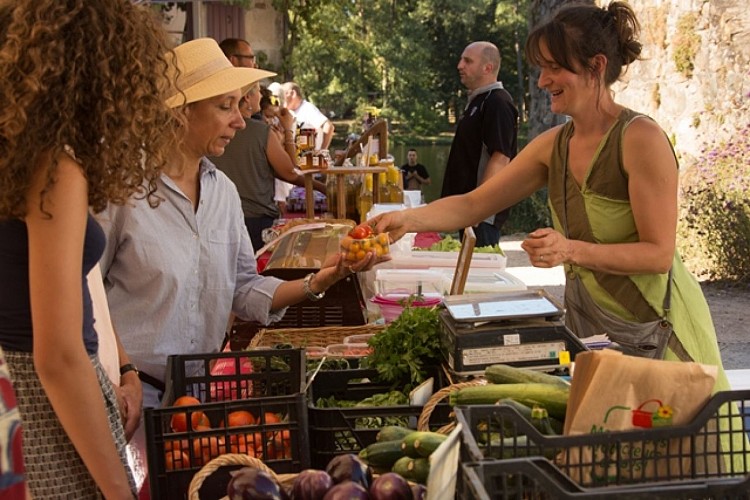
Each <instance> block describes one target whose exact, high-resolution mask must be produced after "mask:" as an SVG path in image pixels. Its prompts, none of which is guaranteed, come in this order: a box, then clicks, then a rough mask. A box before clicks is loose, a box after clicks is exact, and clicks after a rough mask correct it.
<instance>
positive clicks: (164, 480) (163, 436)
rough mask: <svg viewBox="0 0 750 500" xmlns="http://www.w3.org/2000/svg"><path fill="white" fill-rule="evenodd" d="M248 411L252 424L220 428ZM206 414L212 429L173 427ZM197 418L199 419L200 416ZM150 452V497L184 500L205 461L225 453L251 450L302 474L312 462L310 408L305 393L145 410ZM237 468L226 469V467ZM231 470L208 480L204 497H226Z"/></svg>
mask: <svg viewBox="0 0 750 500" xmlns="http://www.w3.org/2000/svg"><path fill="white" fill-rule="evenodd" d="M238 411H242V412H249V413H251V414H252V415H253V416H254V418H255V419H257V422H256V423H255V424H253V425H244V426H238V427H221V426H220V425H221V423H222V422H229V421H230V419H229V415H230V414H231V413H233V412H238ZM196 414H198V415H199V416H200V417H202V416H203V415H205V417H206V418H207V419H208V420H209V422H210V423H211V429H201V430H195V429H193V428H191V427H188V429H187V431H185V432H175V431H174V430H173V429H172V419H173V418H180V416H181V415H185V418H186V421H188V422H190V421H191V420H193V415H196ZM196 420H197V419H196ZM144 424H145V426H146V438H147V440H146V453H147V458H148V476H149V483H150V487H151V498H159V499H166V500H172V499H180V500H182V499H184V498H187V493H188V488H189V485H190V481H191V480H192V479H193V476H195V474H196V473H197V472H199V471H200V470H201V468H202V467H203V465H205V464H206V463H207V462H208V461H210V460H211V459H213V458H216V457H217V456H219V455H223V454H225V453H249V454H252V455H254V456H255V457H256V458H260V459H262V460H263V462H264V463H265V464H266V465H267V466H269V467H270V468H271V469H273V470H274V472H277V473H280V474H288V473H295V472H300V471H301V470H304V469H306V468H309V466H310V443H309V437H308V432H307V428H308V421H307V407H306V400H305V397H304V394H296V395H293V396H277V397H268V398H254V399H246V400H238V401H225V402H220V403H207V404H200V405H192V406H180V407H166V408H158V409H155V408H147V409H146V410H145V413H144ZM237 468H239V466H233V467H232V466H227V467H222V469H226V471H229V470H234V469H237ZM229 478H230V477H229V474H227V473H224V474H212V475H211V476H210V477H209V478H206V480H205V481H204V483H203V485H202V487H201V489H200V498H220V497H223V496H224V495H226V491H227V484H228V482H229Z"/></svg>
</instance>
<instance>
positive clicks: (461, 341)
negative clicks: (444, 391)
mask: <svg viewBox="0 0 750 500" xmlns="http://www.w3.org/2000/svg"><path fill="white" fill-rule="evenodd" d="M444 303H445V309H444V310H443V311H441V312H440V330H441V331H440V337H441V344H442V350H443V354H444V356H445V359H446V360H447V362H448V366H449V368H450V369H451V371H453V372H454V373H456V374H457V375H459V376H467V375H481V374H482V373H484V369H485V368H486V367H488V366H490V365H494V364H500V363H502V364H508V365H511V366H517V367H524V368H531V369H538V370H555V369H559V368H563V367H567V365H569V364H570V362H571V361H573V360H574V359H575V356H576V354H578V353H579V352H581V351H586V350H588V349H587V348H586V346H585V345H584V344H583V343H582V342H581V340H580V339H578V337H576V336H575V335H574V334H573V332H571V331H570V330H569V329H568V328H567V327H566V326H565V324H564V323H563V321H562V316H563V309H562V307H561V306H560V305H559V304H557V303H556V301H555V300H554V299H553V298H552V297H551V296H550V295H549V294H547V292H545V291H544V290H542V289H529V290H524V291H518V292H503V293H478V294H471V295H457V296H450V297H446V298H445V299H444Z"/></svg>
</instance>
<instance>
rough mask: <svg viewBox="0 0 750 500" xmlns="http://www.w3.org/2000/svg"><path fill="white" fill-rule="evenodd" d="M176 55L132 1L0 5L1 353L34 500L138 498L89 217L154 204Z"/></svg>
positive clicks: (44, 0)
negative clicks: (98, 294)
mask: <svg viewBox="0 0 750 500" xmlns="http://www.w3.org/2000/svg"><path fill="white" fill-rule="evenodd" d="M168 52H169V43H168V41H167V37H166V36H165V34H164V32H163V30H162V29H161V27H160V25H159V23H158V21H157V20H156V19H154V18H153V15H152V11H151V10H150V9H149V8H148V7H143V6H137V5H134V4H133V3H132V2H131V1H130V0H110V1H106V2H102V1H98V0H33V1H32V0H21V1H15V2H2V3H0V74H2V75H3V77H2V79H0V102H2V103H3V104H2V107H0V282H2V283H3V286H2V287H0V346H2V348H3V350H4V351H5V355H6V358H7V363H8V367H9V369H10V373H11V377H12V379H13V383H14V386H15V391H16V396H17V399H18V407H19V410H20V413H21V417H22V419H23V425H24V438H23V441H24V444H23V453H24V460H25V462H26V468H27V481H28V484H29V487H30V490H31V493H32V495H33V496H34V498H48V497H55V498H95V497H97V496H98V495H99V494H101V495H103V496H105V497H106V498H132V497H133V493H134V492H133V481H132V478H131V476H130V473H129V471H128V468H127V465H126V463H127V462H126V460H125V456H124V447H125V439H124V433H123V426H122V422H121V420H120V415H119V412H118V407H117V402H116V398H115V394H114V390H113V387H112V385H111V383H110V382H109V381H108V379H107V377H106V375H104V372H103V370H102V368H101V365H100V363H99V361H98V359H97V355H96V353H97V337H96V332H95V331H94V328H93V318H92V312H91V310H92V309H91V300H90V296H89V291H88V287H87V284H86V274H87V273H88V271H89V270H90V269H91V268H92V267H93V266H94V265H95V264H96V262H97V261H98V260H99V257H100V255H101V253H102V250H103V248H104V244H105V241H104V233H103V232H102V230H101V228H100V227H99V225H98V224H97V223H96V221H95V220H94V219H93V218H92V217H91V215H90V210H93V211H94V212H97V211H101V210H102V209H103V208H104V207H105V206H106V205H107V204H108V203H109V202H115V203H123V202H125V200H127V199H129V197H130V196H131V195H133V194H134V193H137V192H139V193H140V195H141V196H143V197H146V198H148V199H149V201H151V202H152V203H154V204H155V203H156V201H157V200H156V198H155V196H154V190H155V180H154V179H155V178H156V176H157V175H158V173H159V172H160V171H161V168H162V166H163V164H164V151H166V150H168V149H170V146H172V145H173V144H174V142H175V138H174V134H173V133H171V132H170V130H172V129H174V127H167V126H165V124H167V123H169V122H170V120H173V119H174V115H173V113H172V112H171V111H170V109H169V108H168V107H167V106H166V105H165V104H164V97H165V94H166V91H167V88H168V86H169V83H168V77H167V67H168V64H167V61H166V58H165V54H167V53H168ZM141 186H147V188H146V189H143V188H141Z"/></svg>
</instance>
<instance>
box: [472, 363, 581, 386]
mask: <svg viewBox="0 0 750 500" xmlns="http://www.w3.org/2000/svg"><path fill="white" fill-rule="evenodd" d="M484 378H486V379H487V380H488V381H489V382H491V383H493V384H530V383H535V384H550V385H553V386H556V387H569V385H570V384H568V383H567V382H566V381H565V380H563V379H561V378H560V377H556V376H554V375H550V374H548V373H544V372H540V371H536V370H530V369H528V368H518V367H515V366H510V365H491V366H488V367H487V368H485V369H484Z"/></svg>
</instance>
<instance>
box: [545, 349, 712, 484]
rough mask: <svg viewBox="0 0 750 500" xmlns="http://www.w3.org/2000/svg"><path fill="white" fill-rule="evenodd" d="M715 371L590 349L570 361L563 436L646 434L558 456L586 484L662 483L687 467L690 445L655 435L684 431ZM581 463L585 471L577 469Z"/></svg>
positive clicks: (705, 396) (709, 388)
mask: <svg viewBox="0 0 750 500" xmlns="http://www.w3.org/2000/svg"><path fill="white" fill-rule="evenodd" d="M716 376H717V368H716V367H714V366H708V365H702V364H699V363H684V362H678V361H661V360H652V359H647V358H639V357H633V356H625V355H623V354H622V353H620V352H617V351H610V350H604V351H591V352H584V353H580V354H579V355H578V356H576V364H575V371H574V374H573V380H572V383H571V387H570V397H569V400H568V408H567V412H566V417H565V429H564V432H565V434H568V435H580V434H591V433H605V432H612V431H622V430H647V429H652V431H651V434H648V433H645V434H644V437H643V440H642V441H633V440H630V441H628V442H622V443H620V446H607V447H605V446H591V447H580V448H576V449H573V450H570V453H567V454H565V456H561V457H559V460H558V461H559V462H562V464H563V465H564V466H567V467H571V466H574V465H576V464H577V465H579V466H581V467H580V471H579V472H580V474H576V475H578V476H580V478H581V481H582V483H583V484H585V485H597V484H609V483H612V482H617V483H628V482H639V481H641V480H643V479H648V478H662V479H663V478H668V477H669V474H668V472H669V471H674V470H680V471H683V473H684V471H685V470H688V469H689V468H690V456H691V452H690V442H689V439H687V438H686V439H671V440H670V439H663V438H661V437H660V436H659V433H658V429H659V428H664V427H667V426H676V425H684V424H687V423H689V422H691V421H692V419H693V418H694V416H695V415H696V413H697V412H698V411H699V410H700V409H701V408H702V407H703V406H704V405H705V403H706V402H707V401H708V399H709V398H710V397H711V393H712V390H713V388H714V384H715V382H716ZM584 464H585V467H584V466H583V465H584Z"/></svg>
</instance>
